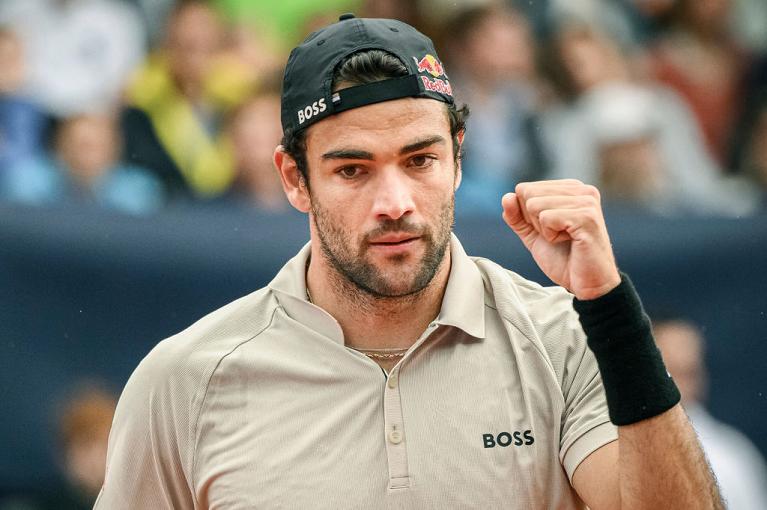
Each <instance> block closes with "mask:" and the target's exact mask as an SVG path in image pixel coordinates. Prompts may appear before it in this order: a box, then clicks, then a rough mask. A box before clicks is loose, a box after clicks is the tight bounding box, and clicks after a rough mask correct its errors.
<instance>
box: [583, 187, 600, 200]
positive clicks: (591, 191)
mask: <svg viewBox="0 0 767 510" xmlns="http://www.w3.org/2000/svg"><path fill="white" fill-rule="evenodd" d="M584 190H585V192H586V195H587V196H590V197H592V198H594V199H595V200H596V201H597V203H599V200H600V199H601V195H600V193H599V189H598V188H597V187H596V186H594V185H592V184H584Z"/></svg>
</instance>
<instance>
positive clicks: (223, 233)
mask: <svg viewBox="0 0 767 510" xmlns="http://www.w3.org/2000/svg"><path fill="white" fill-rule="evenodd" d="M607 220H608V227H609V229H610V232H611V235H612V238H613V241H614V246H615V251H616V256H617V258H618V262H619V264H620V266H621V267H622V268H623V269H624V270H626V271H627V272H629V273H630V274H631V276H632V279H633V280H634V282H635V284H636V285H637V287H638V289H639V291H640V293H641V294H642V296H643V299H644V301H645V304H646V306H647V308H648V309H650V310H659V311H661V312H663V313H664V314H665V313H674V314H682V315H685V316H687V317H689V318H691V319H693V320H695V321H696V322H698V323H699V324H700V325H702V326H703V328H704V330H705V333H706V335H707V337H708V340H709V351H708V358H709V365H710V373H711V378H712V380H711V388H710V407H711V409H712V411H713V413H714V414H715V415H716V416H718V417H720V418H722V419H724V420H725V421H728V422H730V423H733V424H735V425H737V426H738V427H740V428H741V429H742V430H743V431H744V432H746V433H747V434H748V435H749V436H750V437H751V438H752V439H753V440H754V441H755V442H756V443H757V445H758V446H759V447H760V448H761V449H762V451H763V452H765V451H767V376H765V370H766V369H767V341H766V340H767V333H766V331H767V254H766V253H767V216H766V215H762V216H759V217H755V218H749V219H741V220H726V219H709V218H698V219H663V218H657V217H648V216H644V215H641V214H635V213H632V212H630V211H617V210H616V211H608V212H607ZM456 232H457V234H458V236H459V237H460V238H461V240H462V242H463V244H464V246H465V248H466V250H467V251H468V252H469V253H470V254H474V255H482V256H486V257H488V258H491V259H493V260H496V261H497V262H500V263H501V264H503V265H505V266H506V267H509V268H511V269H514V270H516V271H517V272H519V273H521V274H523V275H525V276H527V277H529V278H532V279H534V280H537V281H540V282H542V283H546V282H547V280H546V279H545V277H543V275H542V274H541V273H540V272H539V271H538V270H537V269H536V267H535V265H534V263H533V261H532V259H531V258H530V256H529V255H528V254H527V252H526V251H525V250H524V248H523V247H522V246H521V244H520V243H519V242H518V241H517V239H516V237H515V236H514V235H513V234H512V233H511V232H510V231H509V230H508V229H507V228H506V226H505V225H504V224H503V223H502V221H501V219H500V214H499V216H498V217H493V218H468V217H467V218H459V219H458V221H457V225H456ZM307 239H308V229H307V226H306V220H305V218H304V217H303V216H301V215H298V214H295V215H289V216H287V217H277V216H258V215H255V214H254V213H246V212H243V211H239V212H237V211H224V210H216V209H208V210H176V211H173V210H172V211H169V212H167V213H164V214H163V215H162V216H160V217H157V218H151V219H141V218H129V217H122V216H113V215H109V214H108V213H105V212H103V211H97V210H91V209H60V210H36V209H20V208H19V209H17V208H0V410H2V412H1V413H0V452H1V453H0V494H1V493H2V492H4V491H9V490H11V489H12V488H14V487H38V488H39V487H43V486H45V485H46V484H49V483H52V482H53V481H54V480H55V479H56V466H55V461H54V453H53V452H54V439H53V438H54V417H53V416H54V414H53V413H54V412H55V409H56V407H55V403H56V402H57V401H58V400H59V399H60V398H61V397H62V396H64V395H65V394H66V393H67V391H69V390H70V388H71V386H72V385H73V384H74V383H75V382H76V381H78V380H79V379H81V378H83V377H87V378H91V379H99V380H103V381H106V382H107V383H108V384H109V385H111V387H112V388H113V389H114V390H115V391H117V392H119V390H120V389H121V388H122V386H123V384H124V383H125V381H126V380H127V378H128V376H129V375H130V373H131V371H132V370H133V368H134V367H135V366H136V364H137V363H138V362H139V360H140V359H141V358H142V357H143V356H144V355H145V354H146V353H147V352H148V351H149V350H150V349H151V348H152V346H154V344H156V343H157V342H158V341H159V340H161V339H162V338H164V337H166V336H168V335H170V334H172V333H175V332H177V331H179V330H180V329H183V328H184V327H186V326H187V325H189V324H190V323H191V322H193V321H195V320H196V319H197V318H199V317H200V316H202V315H204V314H205V313H207V312H210V311H212V310H214V309H215V308H217V307H219V306H221V305H223V304H225V303H227V302H228V301H230V300H232V299H234V298H236V297H239V296H241V295H243V294H246V293H249V292H251V291H252V290H255V289H257V288H259V287H261V286H263V285H264V284H266V283H268V281H269V280H270V279H271V278H272V276H273V275H274V274H275V273H276V272H277V270H278V269H279V268H280V267H281V266H282V264H283V263H284V262H285V261H286V260H287V259H288V258H289V257H290V256H292V255H293V254H294V253H295V252H296V251H297V250H298V249H299V248H300V247H301V246H302V245H303V243H304V242H306V240H307Z"/></svg>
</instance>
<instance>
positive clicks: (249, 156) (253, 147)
mask: <svg viewBox="0 0 767 510" xmlns="http://www.w3.org/2000/svg"><path fill="white" fill-rule="evenodd" d="M229 131H230V134H231V135H230V136H231V139H232V144H233V147H234V159H235V168H236V178H235V181H234V185H233V186H232V188H231V190H230V193H229V194H228V198H229V199H232V200H235V201H237V202H240V203H243V204H246V205H248V206H251V207H255V208H257V209H260V210H264V211H274V212H287V210H288V207H287V205H288V203H287V201H286V200H285V193H284V192H283V190H282V184H281V182H280V178H279V175H278V174H277V171H276V170H275V168H274V163H273V161H272V160H273V156H274V148H275V147H277V146H278V145H279V144H280V141H281V140H282V128H281V121H280V93H279V91H271V90H270V91H268V92H265V93H261V94H258V95H255V96H253V97H251V98H249V99H247V100H246V101H245V102H244V103H243V104H242V105H241V106H240V107H239V108H238V109H237V111H236V112H235V113H234V115H233V117H232V120H231V123H230V125H229Z"/></svg>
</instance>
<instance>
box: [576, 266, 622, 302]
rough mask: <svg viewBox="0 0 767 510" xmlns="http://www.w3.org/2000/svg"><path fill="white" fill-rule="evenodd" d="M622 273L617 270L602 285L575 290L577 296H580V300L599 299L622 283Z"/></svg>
mask: <svg viewBox="0 0 767 510" xmlns="http://www.w3.org/2000/svg"><path fill="white" fill-rule="evenodd" d="M621 281H622V280H621V275H620V273H619V272H618V271H617V270H616V271H615V274H614V275H613V276H611V277H610V278H608V279H607V281H606V282H605V283H603V284H602V285H599V286H597V287H590V288H588V289H583V290H578V291H577V292H574V294H575V297H576V298H578V300H580V301H591V300H594V299H598V298H600V297H602V296H604V295H606V294H608V293H610V292H611V291H612V290H613V289H615V288H616V287H617V286H618V285H620V284H621Z"/></svg>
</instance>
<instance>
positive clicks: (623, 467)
mask: <svg viewBox="0 0 767 510" xmlns="http://www.w3.org/2000/svg"><path fill="white" fill-rule="evenodd" d="M618 436H619V438H620V440H619V463H618V464H619V465H618V469H619V473H620V476H619V478H620V497H621V508H623V509H632V510H633V509H644V508H647V509H654V510H655V509H658V508H674V509H680V510H682V509H695V510H708V509H724V508H725V507H724V504H723V503H722V500H721V498H720V496H719V491H718V488H717V485H716V480H715V478H714V476H713V474H712V473H711V469H710V468H709V466H708V463H707V461H706V458H705V455H704V454H703V450H702V449H701V446H700V443H699V442H698V438H697V436H696V434H695V431H694V430H693V428H692V426H691V425H690V422H689V420H688V419H687V416H686V415H685V413H684V411H683V410H682V407H681V405H679V404H677V405H675V406H674V407H672V408H671V409H669V410H668V411H666V412H664V413H662V414H659V415H657V416H654V417H652V418H647V419H644V420H641V421H639V422H636V423H633V424H630V425H624V426H621V427H618Z"/></svg>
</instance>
